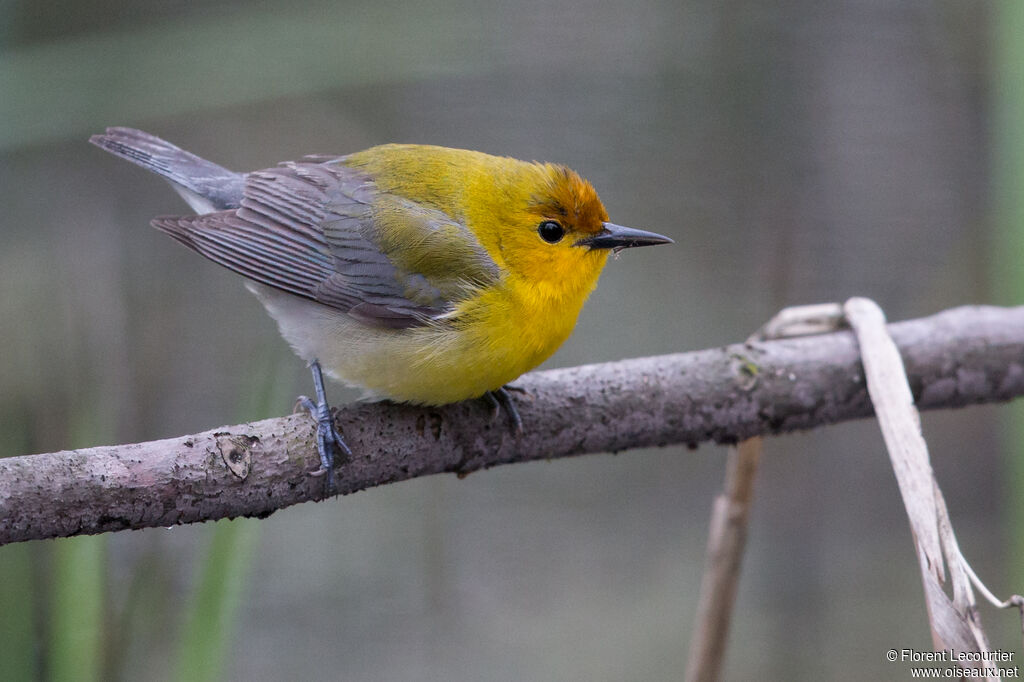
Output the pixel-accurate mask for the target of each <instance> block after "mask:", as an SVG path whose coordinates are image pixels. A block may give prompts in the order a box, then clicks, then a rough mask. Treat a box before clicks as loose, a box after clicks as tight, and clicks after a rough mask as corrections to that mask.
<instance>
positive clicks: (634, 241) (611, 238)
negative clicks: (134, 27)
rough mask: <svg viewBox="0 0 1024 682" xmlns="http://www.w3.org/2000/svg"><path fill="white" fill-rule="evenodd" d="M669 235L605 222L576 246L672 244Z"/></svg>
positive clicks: (611, 247)
mask: <svg viewBox="0 0 1024 682" xmlns="http://www.w3.org/2000/svg"><path fill="white" fill-rule="evenodd" d="M671 243H672V240H671V239H669V238H668V237H665V236H662V235H660V234H656V233H654V232H646V231H644V230H634V229H633V228H632V227H623V226H622V225H616V224H615V223H604V229H603V230H601V231H600V232H598V233H597V234H594V235H591V236H589V237H584V238H583V239H581V240H579V241H578V242H576V246H586V247H588V248H591V249H615V250H619V249H629V248H632V247H634V246H654V245H655V244H671Z"/></svg>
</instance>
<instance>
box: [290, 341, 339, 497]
mask: <svg viewBox="0 0 1024 682" xmlns="http://www.w3.org/2000/svg"><path fill="white" fill-rule="evenodd" d="M310 369H311V370H312V372H313V385H314V386H315V387H316V397H317V400H316V402H313V400H311V399H310V398H308V397H307V396H304V395H302V396H299V397H298V398H297V399H296V400H295V408H296V410H297V409H298V408H300V407H301V408H302V409H303V410H305V411H306V412H308V413H309V416H310V417H312V418H313V420H314V421H316V449H317V453H318V454H319V455H320V468H319V469H317V470H316V471H314V472H312V473H311V474H310V475H311V476H314V477H317V478H320V477H324V476H325V477H326V480H325V481H324V497H330V496H331V495H333V494H334V493H335V492H336V488H335V485H334V454H335V451H336V450H337V451H340V452H341V453H342V454H343V455H344V456H345V457H346V458H348V457H351V456H352V451H351V450H349V447H348V445H346V444H345V440H344V439H343V438H342V437H341V434H340V433H339V432H338V429H337V427H336V426H335V425H334V417H333V415H331V408H330V406H329V405H328V404H327V396H326V394H325V392H324V381H323V375H322V374H321V371H320V363H319V362H317V361H316V360H314V361H313V362H312V363H310Z"/></svg>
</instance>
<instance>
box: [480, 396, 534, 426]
mask: <svg viewBox="0 0 1024 682" xmlns="http://www.w3.org/2000/svg"><path fill="white" fill-rule="evenodd" d="M509 391H515V392H517V393H526V391H525V390H524V389H522V388H519V387H518V386H502V387H501V388H499V389H498V390H496V391H488V392H487V393H485V394H484V396H485V397H486V398H487V400H488V402H490V403H491V406H492V412H491V421H494V420H496V419H497V418H498V415H499V414H500V413H501V411H502V410H504V411H505V414H507V415H508V419H509V426H510V427H511V428H512V435H514V436H516V437H518V436H521V435H523V433H524V430H523V418H522V417H521V416H519V410H517V409H516V405H515V403H514V402H512V396H511V395H509Z"/></svg>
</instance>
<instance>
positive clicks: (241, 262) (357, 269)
mask: <svg viewBox="0 0 1024 682" xmlns="http://www.w3.org/2000/svg"><path fill="white" fill-rule="evenodd" d="M343 161H344V157H338V158H333V159H329V160H327V161H323V160H322V157H317V158H313V159H310V160H308V161H300V162H289V163H284V164H281V165H280V166H278V167H276V168H271V169H268V170H263V171H257V172H254V173H249V174H248V175H246V176H245V188H244V192H243V197H242V200H241V202H240V206H239V207H238V208H237V209H233V210H227V211H218V212H215V213H207V214H204V215H197V216H183V217H160V218H156V219H155V220H153V223H152V224H153V226H154V227H156V228H157V229H159V230H161V231H163V232H166V233H167V234H169V235H170V236H171V237H173V238H175V239H177V240H178V241H180V242H182V243H183V244H185V245H186V246H188V247H189V248H191V249H194V250H195V251H197V252H199V253H200V254H202V255H204V256H206V257H207V258H209V259H210V260H212V261H214V262H216V263H219V264H220V265H223V266H225V267H227V268H229V269H231V270H233V271H235V272H237V273H239V274H241V275H244V276H245V277H248V278H249V279H252V280H254V281H257V282H260V283H262V284H266V285H269V286H271V287H275V288H277V289H280V290H282V291H286V292H288V293H291V294H294V295H296V296H301V297H304V298H308V299H312V300H314V301H316V302H318V303H321V304H323V305H325V306H329V307H331V308H334V309H337V310H340V311H341V312H344V313H346V314H348V315H351V316H352V317H354V318H356V319H358V320H360V321H361V322H363V323H365V324H369V325H372V326H378V327H391V328H407V327H414V326H418V325H423V324H427V323H429V322H430V321H431V320H436V319H438V318H442V317H444V316H447V315H449V314H450V313H451V312H452V311H453V310H454V307H455V305H456V304H457V303H458V302H459V301H461V300H464V299H465V298H467V297H469V296H471V295H472V293H473V292H474V291H476V290H477V289H478V288H480V287H483V286H487V285H488V284H490V283H493V282H495V281H497V279H498V277H499V274H500V271H499V269H498V266H497V265H496V264H495V263H494V261H493V260H492V259H491V258H490V256H489V255H488V254H487V252H486V250H485V249H484V248H483V246H481V245H480V242H479V241H477V239H476V237H475V236H474V235H473V233H472V232H471V231H470V230H469V229H468V228H467V227H466V226H465V225H462V224H461V223H459V222H458V221H457V220H455V219H454V218H452V217H451V216H448V215H447V214H445V213H443V212H441V211H438V210H436V209H432V208H430V207H427V206H423V205H421V204H418V203H416V202H413V201H410V200H408V199H405V198H402V197H398V196H395V195H391V194H387V193H383V192H381V191H379V190H378V188H377V186H376V185H375V184H374V182H373V178H372V177H370V176H368V175H365V174H364V173H361V172H359V171H356V170H354V169H352V168H348V167H347V166H345V165H343Z"/></svg>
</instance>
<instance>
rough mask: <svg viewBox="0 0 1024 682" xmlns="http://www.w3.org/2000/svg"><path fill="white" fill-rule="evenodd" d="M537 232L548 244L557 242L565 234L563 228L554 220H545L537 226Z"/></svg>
mask: <svg viewBox="0 0 1024 682" xmlns="http://www.w3.org/2000/svg"><path fill="white" fill-rule="evenodd" d="M537 234H539V235H540V238H541V239H543V240H544V241H546V242H547V243H548V244H557V243H558V242H560V241H562V237H564V236H565V228H564V227H562V226H561V225H559V224H558V223H556V222H555V221H554V220H545V221H544V222H542V223H541V224H540V226H539V227H537Z"/></svg>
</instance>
